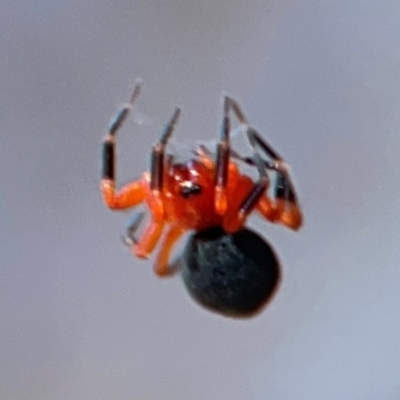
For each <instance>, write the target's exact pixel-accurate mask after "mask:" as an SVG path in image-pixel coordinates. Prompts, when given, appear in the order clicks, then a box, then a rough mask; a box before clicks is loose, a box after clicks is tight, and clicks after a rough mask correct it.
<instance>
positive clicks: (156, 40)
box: [0, 0, 400, 400]
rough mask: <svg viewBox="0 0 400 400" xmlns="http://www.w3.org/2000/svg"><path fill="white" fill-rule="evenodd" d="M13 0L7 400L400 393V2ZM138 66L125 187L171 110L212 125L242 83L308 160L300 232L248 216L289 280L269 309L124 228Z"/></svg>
mask: <svg viewBox="0 0 400 400" xmlns="http://www.w3.org/2000/svg"><path fill="white" fill-rule="evenodd" d="M0 3H1V10H2V11H1V13H0V54H1V57H0V77H1V79H0V88H1V96H0V121H1V138H0V169H1V173H0V185H1V197H0V218H1V228H0V274H1V275H0V398H1V399H7V400H8V399H13V400H19V399H38V400H39V399H40V400H44V399H51V400H58V399H60V400H70V399H96V400H103V399H104V400H106V399H116V400H127V399H135V400H136V399H138V400H145V399H146V400H149V399H153V400H156V399H163V400H169V399H171V400H172V399H174V400H180V399H191V400H214V399H215V400H225V399H229V400H236V399H237V400H239V399H241V400H243V399H254V400H264V399H269V400H275V399H276V400H286V399H287V400H289V399H290V400H291V399H297V400H313V399H318V400H319V399H324V400H330V399H332V400H333V399H335V400H336V399H342V400H347V399H348V400H354V399H363V400H372V399H380V400H395V399H399V398H400V372H399V371H400V339H399V337H400V336H399V332H400V310H399V308H398V304H399V302H400V290H399V288H400V265H399V261H398V260H399V258H400V250H399V245H398V243H399V237H400V209H399V208H400V206H399V204H400V203H399V198H400V180H399V172H400V157H399V155H400V135H399V127H400V42H399V37H400V25H399V17H400V3H399V2H398V1H392V0H381V1H379V2H377V1H373V0H353V1H345V0H335V1H333V0H326V1H323V2H321V1H316V0H303V1H300V0H299V1H297V2H296V1H294V0H270V1H267V0H249V1H246V2H242V1H237V0H233V1H230V2H227V1H203V2H200V1H185V0H165V1H161V0H159V1H149V0H146V1H144V0H143V1H142V0H134V1H127V0H114V1H99V2H94V1H73V0H69V1H63V2H61V1H54V0H53V1H49V0H37V1H26V0H25V1H23V0H13V1H7V0H3V1H1V2H0ZM136 77H142V78H143V79H144V86H143V91H142V95H141V97H140V99H139V101H138V108H139V111H137V114H136V116H135V115H134V117H133V118H132V119H130V120H129V122H128V123H127V124H126V126H125V129H124V130H123V132H121V134H120V136H119V139H120V140H119V147H118V150H119V160H118V181H119V182H120V183H121V184H123V183H126V182H127V181H128V180H130V179H133V178H135V177H137V176H138V175H139V174H140V173H141V172H142V171H143V170H145V169H146V168H147V166H148V160H149V150H150V146H151V145H152V144H153V143H154V140H155V139H156V138H157V136H158V135H159V133H160V131H161V129H162V127H163V124H164V123H165V122H166V121H167V120H168V118H169V117H170V115H171V112H172V110H173V109H174V107H175V105H179V106H181V107H182V110H183V114H182V118H181V122H180V124H179V128H178V129H177V132H176V136H177V138H178V140H182V141H186V142H187V143H191V142H194V141H195V140H198V139H200V140H209V139H213V138H215V137H216V135H217V133H218V130H219V126H220V118H221V94H222V93H223V92H224V91H225V92H228V93H229V94H230V95H232V96H233V97H235V98H237V99H238V100H239V101H240V102H241V103H242V104H243V106H244V109H245V111H246V113H247V115H248V117H249V118H250V120H251V122H252V123H253V125H255V126H256V127H258V128H259V130H260V131H261V132H262V133H263V135H264V136H265V138H267V139H268V140H269V141H270V142H271V143H272V144H273V145H274V146H275V147H276V149H277V150H278V151H279V152H280V153H281V154H282V155H284V156H285V158H286V159H287V161H288V162H289V163H290V164H291V166H292V171H293V175H294V179H295V182H296V184H297V186H298V191H299V195H300V199H301V202H302V205H303V208H304V214H305V226H304V228H303V229H302V230H301V231H300V232H299V233H292V232H289V231H288V230H285V229H284V228H282V227H278V226H277V227H275V226H271V224H268V223H266V222H265V221H262V220H261V219H260V218H257V217H254V218H252V220H251V224H250V225H251V226H252V227H253V228H255V229H256V230H257V231H258V232H260V233H262V234H263V235H264V236H265V237H266V238H267V239H268V241H270V242H271V243H272V244H273V246H274V247H275V249H276V251H277V253H278V254H279V256H280V259H281V262H282V269H283V276H284V279H283V282H282V285H281V287H280V290H279V292H278V294H277V296H276V297H275V299H274V301H273V302H272V303H271V304H270V305H269V306H268V308H266V309H265V310H264V312H263V313H262V314H260V315H259V316H257V317H256V318H253V319H251V320H244V321H240V320H230V319H226V318H223V317H221V316H219V315H214V314H212V313H210V312H208V311H206V310H203V309H202V308H200V307H199V306H197V305H196V304H195V303H194V302H193V301H192V300H191V299H190V298H189V296H188V294H187V293H186V291H185V288H184V286H183V284H182V281H181V279H180V277H179V276H178V277H175V278H173V279H169V280H160V279H158V278H156V276H155V275H154V274H153V271H152V260H150V261H138V260H136V259H135V258H133V257H132V256H131V255H130V254H129V252H128V251H127V249H126V248H125V247H124V246H123V244H122V243H121V240H120V235H121V234H122V233H123V232H124V229H125V224H126V220H127V215H126V214H125V213H121V214H118V213H112V212H110V211H108V210H107V209H106V208H105V207H104V206H103V204H102V202H101V199H100V196H99V190H98V184H99V177H100V150H101V141H102V139H103V137H104V134H105V129H106V126H107V123H108V121H109V119H110V117H111V116H112V115H113V114H114V112H115V110H116V108H117V107H118V106H119V105H120V104H121V103H122V102H124V101H125V100H126V99H127V98H128V96H129V94H130V91H131V89H132V87H133V85H134V81H135V78H136ZM141 120H144V122H143V121H142V122H143V123H141Z"/></svg>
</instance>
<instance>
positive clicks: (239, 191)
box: [101, 85, 302, 276]
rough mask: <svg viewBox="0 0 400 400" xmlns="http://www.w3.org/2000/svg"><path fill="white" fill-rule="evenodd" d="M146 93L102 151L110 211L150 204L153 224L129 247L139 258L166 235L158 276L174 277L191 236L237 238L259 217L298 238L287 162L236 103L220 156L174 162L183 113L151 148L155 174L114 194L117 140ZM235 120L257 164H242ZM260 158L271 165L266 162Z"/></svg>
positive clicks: (113, 128)
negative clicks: (175, 258) (176, 258)
mask: <svg viewBox="0 0 400 400" xmlns="http://www.w3.org/2000/svg"><path fill="white" fill-rule="evenodd" d="M139 92H140V86H139V85H136V86H135V89H134V92H133V94H132V96H131V99H130V101H129V103H127V104H126V105H125V106H123V107H122V109H121V110H120V111H119V113H118V114H117V116H116V118H115V119H114V120H113V121H112V123H111V124H110V127H109V132H108V134H107V136H106V138H105V140H104V144H103V175H102V180H101V191H102V195H103V199H104V202H105V203H106V205H107V206H108V207H109V208H111V209H114V210H121V209H126V208H130V207H134V206H137V205H138V204H140V203H143V202H146V203H147V206H148V209H149V211H150V214H151V220H150V223H149V225H148V227H147V228H146V229H145V231H144V234H143V236H142V237H141V238H140V240H136V239H135V238H134V236H133V232H134V230H136V229H137V225H138V222H137V221H136V222H134V223H133V225H132V226H131V227H130V229H129V235H128V237H127V240H128V244H129V246H130V247H131V249H132V251H133V253H134V254H135V255H136V256H137V257H140V258H147V256H148V255H149V254H150V253H151V252H152V251H153V250H154V248H155V246H156V245H157V243H158V241H159V239H160V238H161V235H162V233H163V231H164V228H165V227H166V228H167V232H166V233H165V235H164V238H163V242H162V245H161V248H160V251H159V254H158V257H157V259H156V263H155V271H156V273H157V274H158V275H160V276H165V275H168V274H170V272H171V270H170V268H169V257H170V253H171V250H172V247H173V245H174V244H175V242H176V241H177V240H178V239H179V238H180V237H181V236H182V234H183V233H184V232H185V231H188V230H194V231H201V230H204V229H206V228H210V227H213V226H221V227H222V228H223V229H224V230H225V231H226V232H228V233H232V232H236V231H237V230H239V229H240V228H241V227H243V225H244V224H245V223H246V219H247V217H248V216H249V214H250V213H251V212H252V211H253V210H255V209H256V210H257V211H258V212H259V213H260V214H261V215H262V216H264V218H266V219H267V220H269V221H270V222H277V223H281V224H283V225H286V226H287V227H289V228H291V229H293V230H297V229H299V228H300V227H301V225H302V214H301V210H300V206H299V204H298V200H297V196H296V193H295V190H294V186H293V183H292V181H291V178H290V175H289V172H288V169H287V167H286V164H285V163H284V161H283V159H282V158H281V157H280V156H279V155H278V153H276V152H275V150H273V149H272V148H271V146H270V145H268V144H267V143H266V142H265V141H264V140H263V139H262V138H261V136H260V135H259V133H258V132H257V131H256V130H255V129H254V128H252V127H251V126H249V124H248V123H247V120H246V118H245V117H244V114H243V112H242V110H241V108H240V107H239V105H238V103H237V102H235V101H234V100H233V99H232V98H230V97H225V99H224V116H223V122H222V129H221V135H220V138H219V140H218V142H217V148H216V156H215V157H214V155H213V153H212V152H211V151H209V150H208V149H207V148H206V147H205V146H200V147H199V148H198V149H197V150H196V151H195V152H194V154H193V157H192V158H190V159H189V160H188V161H186V162H185V163H178V162H176V161H174V158H173V156H172V155H171V154H169V153H168V152H167V145H168V140H169V139H170V137H171V135H172V133H173V130H174V128H175V125H176V123H177V121H178V118H179V115H180V109H179V108H177V109H176V110H175V112H174V114H173V116H172V118H171V120H170V122H169V123H168V125H167V126H166V128H165V131H164V132H163V134H162V135H161V138H160V140H159V142H158V143H157V144H156V145H155V146H154V147H153V149H152V154H151V166H150V172H146V173H144V174H143V176H142V178H141V179H140V180H138V181H134V182H132V183H130V184H128V185H126V186H124V187H123V188H122V189H121V190H118V191H116V190H115V166H114V163H115V140H116V133H117V132H118V130H119V129H120V127H121V126H122V124H123V122H124V120H125V119H126V117H127V116H128V113H129V110H130V109H131V108H132V106H133V104H134V102H135V101H136V98H137V97H138V95H139ZM231 112H233V113H234V114H235V115H236V117H237V118H238V120H239V122H240V123H241V129H242V130H243V132H244V133H245V134H246V135H247V137H248V139H249V144H250V146H251V148H252V150H253V155H252V156H251V157H242V156H241V155H239V153H236V152H235V151H234V150H233V149H231V146H230V134H231V126H230V125H231V123H230V113H231ZM260 150H261V151H262V152H263V153H264V154H265V155H266V156H267V158H268V159H265V158H263V157H261V155H260V152H259V151H260ZM240 164H243V165H244V164H247V165H251V166H254V167H255V168H256V169H257V171H258V174H259V178H258V180H256V181H253V180H252V179H251V178H250V177H249V176H246V175H244V174H242V173H241V172H240V169H239V166H240ZM270 172H272V173H275V174H276V178H275V190H274V194H273V196H271V197H270V196H268V194H267V191H268V188H269V186H270V176H269V173H270Z"/></svg>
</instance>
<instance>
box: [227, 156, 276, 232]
mask: <svg viewBox="0 0 400 400" xmlns="http://www.w3.org/2000/svg"><path fill="white" fill-rule="evenodd" d="M253 162H254V163H255V165H256V167H257V170H258V173H259V178H258V180H257V181H256V182H255V183H253V184H252V185H250V188H249V189H248V191H247V194H246V196H245V197H244V199H243V200H242V202H241V203H240V205H239V207H238V209H237V211H236V212H235V214H234V215H228V218H226V219H225V220H224V229H225V230H226V231H227V232H236V231H237V230H238V229H239V228H240V227H241V226H243V225H244V224H245V222H246V219H247V217H248V216H249V214H250V213H251V212H252V211H253V210H254V209H255V207H256V206H257V204H258V202H259V201H260V199H261V198H262V197H263V196H264V193H265V191H266V190H267V189H268V186H269V183H270V181H269V177H268V174H267V171H266V169H265V168H264V165H263V160H262V159H261V157H260V155H259V154H258V153H255V154H254V157H253Z"/></svg>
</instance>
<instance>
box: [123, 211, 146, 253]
mask: <svg viewBox="0 0 400 400" xmlns="http://www.w3.org/2000/svg"><path fill="white" fill-rule="evenodd" d="M143 218H144V213H143V212H140V213H138V212H135V213H134V214H133V215H132V216H131V218H130V220H129V223H128V226H127V228H126V234H125V236H122V238H121V239H122V242H123V243H124V244H125V245H127V246H128V247H130V246H132V245H134V244H137V242H138V241H137V239H136V237H135V233H136V231H137V230H138V229H139V226H140V224H141V223H142V221H143Z"/></svg>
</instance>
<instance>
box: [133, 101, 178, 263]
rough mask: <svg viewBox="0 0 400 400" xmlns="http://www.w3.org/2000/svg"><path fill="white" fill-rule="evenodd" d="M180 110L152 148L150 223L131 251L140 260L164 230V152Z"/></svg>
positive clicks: (152, 248)
mask: <svg viewBox="0 0 400 400" xmlns="http://www.w3.org/2000/svg"><path fill="white" fill-rule="evenodd" d="M180 112H181V111H180V109H179V108H176V109H175V111H174V113H173V115H172V117H171V119H170V121H169V123H168V124H167V126H166V128H165V130H164V132H163V133H162V135H161V137H160V140H159V141H158V143H157V144H156V145H155V146H154V147H153V150H152V153H151V166H150V170H151V172H150V194H149V197H148V198H147V203H148V206H149V209H150V212H151V221H150V223H149V225H148V226H147V227H146V229H145V232H144V234H143V236H142V237H141V238H140V239H139V240H138V241H137V242H136V243H132V245H131V250H132V251H133V253H134V254H135V255H136V256H137V257H140V258H147V257H148V256H149V255H150V254H151V253H152V252H153V250H154V248H155V247H156V245H157V243H158V241H159V240H160V237H161V234H162V232H163V229H164V225H165V220H166V215H165V212H164V199H163V190H164V176H165V171H164V170H165V150H166V147H167V144H168V140H169V139H170V137H171V135H172V133H173V131H174V128H175V125H176V123H177V121H178V118H179V115H180Z"/></svg>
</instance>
